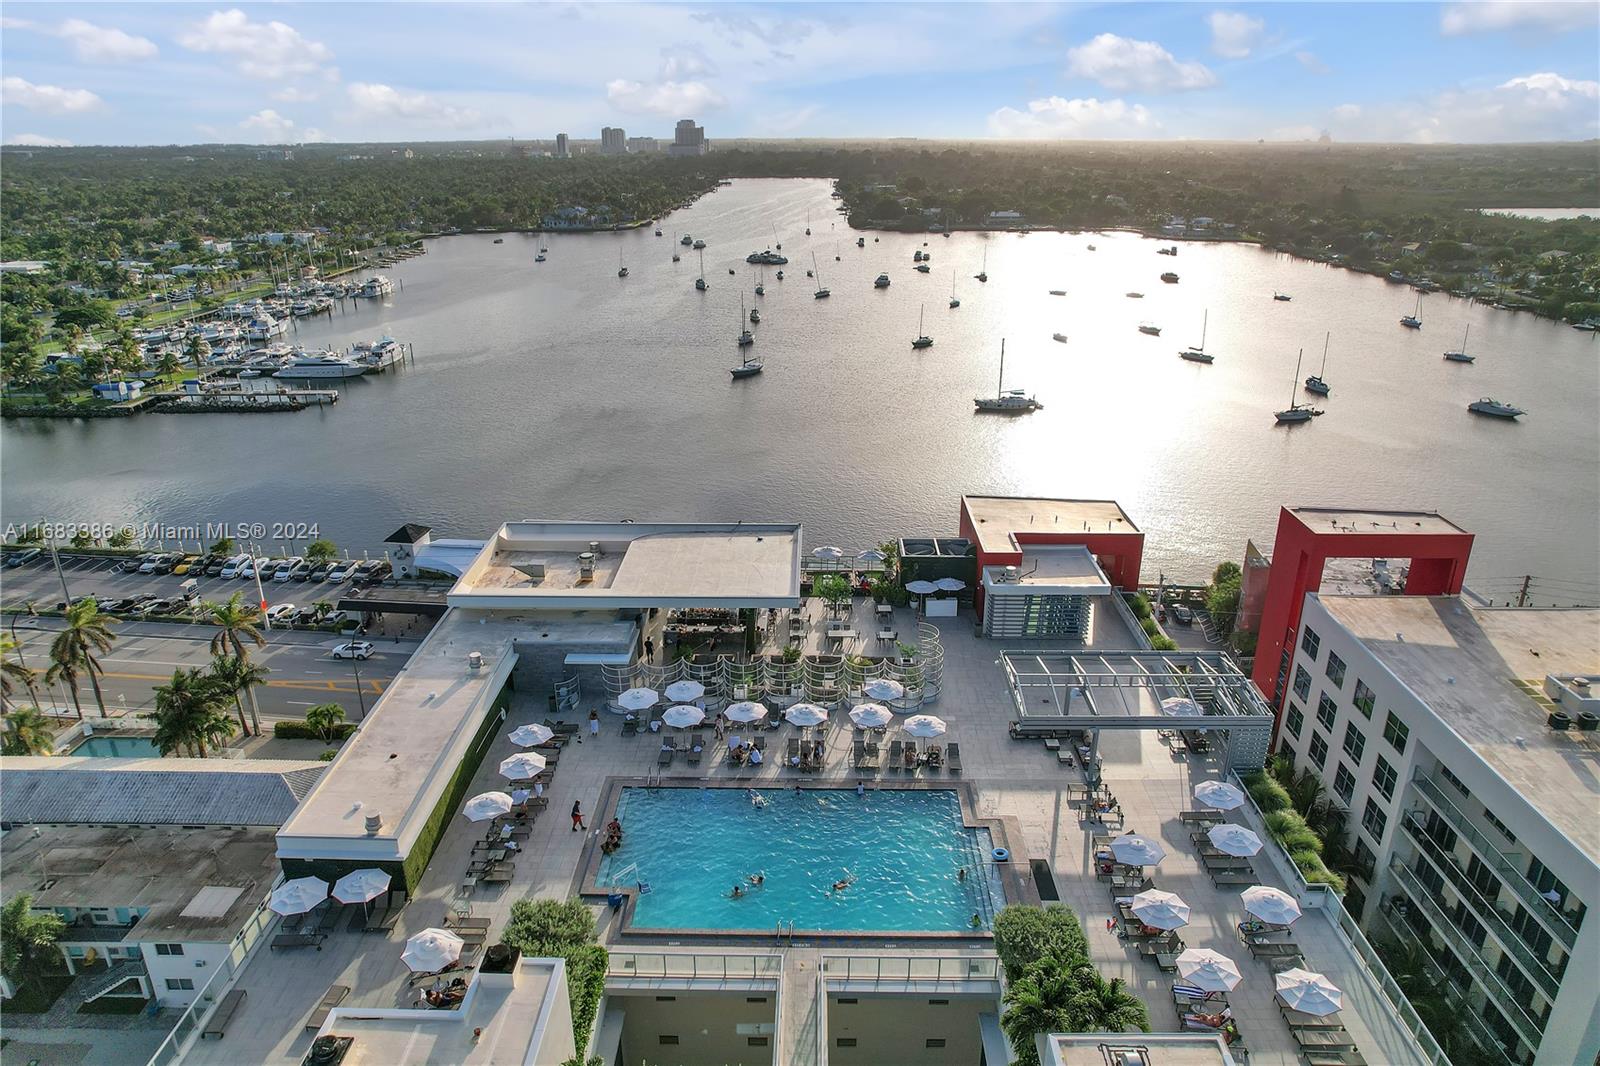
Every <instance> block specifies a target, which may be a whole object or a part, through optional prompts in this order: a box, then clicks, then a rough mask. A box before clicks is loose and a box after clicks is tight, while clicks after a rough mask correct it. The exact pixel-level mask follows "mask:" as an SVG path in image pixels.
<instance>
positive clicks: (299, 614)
mask: <svg viewBox="0 0 1600 1066" xmlns="http://www.w3.org/2000/svg"><path fill="white" fill-rule="evenodd" d="M321 617H322V612H321V611H319V610H317V609H316V608H315V607H302V608H300V609H299V610H298V611H296V612H295V613H294V617H293V618H290V619H289V621H291V622H293V623H294V624H295V625H297V626H313V625H316V624H317V622H318V620H319V619H320V618H321Z"/></svg>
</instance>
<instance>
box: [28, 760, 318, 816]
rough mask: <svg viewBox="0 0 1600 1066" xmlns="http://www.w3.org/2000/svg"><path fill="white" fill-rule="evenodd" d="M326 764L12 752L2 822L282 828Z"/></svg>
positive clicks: (295, 761) (290, 761)
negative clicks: (20, 753)
mask: <svg viewBox="0 0 1600 1066" xmlns="http://www.w3.org/2000/svg"><path fill="white" fill-rule="evenodd" d="M326 768H327V767H326V766H325V764H323V763H320V762H301V761H298V760H288V759H178V758H159V759H98V758H85V757H82V756H70V755H69V756H18V757H15V758H12V757H7V758H6V760H5V772H4V773H3V774H0V822H3V824H6V825H44V824H51V825H76V824H83V823H89V824H93V825H108V824H116V825H189V826H194V825H264V826H271V827H272V828H273V829H276V828H278V826H280V825H282V824H283V823H284V821H285V820H286V819H287V818H288V817H289V816H290V815H291V814H293V813H294V809H295V807H296V806H298V805H299V803H300V801H301V800H302V799H304V798H305V796H306V794H307V793H309V792H310V791H311V788H312V786H313V785H315V784H316V782H317V779H318V778H319V777H321V776H322V771H323V770H325V769H326Z"/></svg>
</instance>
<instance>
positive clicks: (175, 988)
mask: <svg viewBox="0 0 1600 1066" xmlns="http://www.w3.org/2000/svg"><path fill="white" fill-rule="evenodd" d="M167 991H168V992H193V991H194V981H193V980H192V979H191V978H188V977H169V978H167Z"/></svg>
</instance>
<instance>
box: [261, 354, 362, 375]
mask: <svg viewBox="0 0 1600 1066" xmlns="http://www.w3.org/2000/svg"><path fill="white" fill-rule="evenodd" d="M366 372H367V367H365V366H363V365H362V364H361V363H358V362H356V361H355V360H353V359H346V358H344V357H343V356H340V355H335V354H333V353H332V352H312V353H308V354H304V355H301V356H299V357H297V358H296V359H295V360H294V361H293V362H292V363H290V364H289V365H288V366H286V367H284V368H283V369H282V370H279V371H277V372H276V373H274V374H273V375H272V376H273V377H275V378H301V379H305V380H312V379H318V378H358V377H360V376H361V375H362V374H365V373H366Z"/></svg>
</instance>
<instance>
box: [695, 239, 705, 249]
mask: <svg viewBox="0 0 1600 1066" xmlns="http://www.w3.org/2000/svg"><path fill="white" fill-rule="evenodd" d="M705 246H706V242H705V241H701V240H697V241H695V242H694V249H695V251H697V252H698V251H701V250H703V249H704V248H705Z"/></svg>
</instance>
